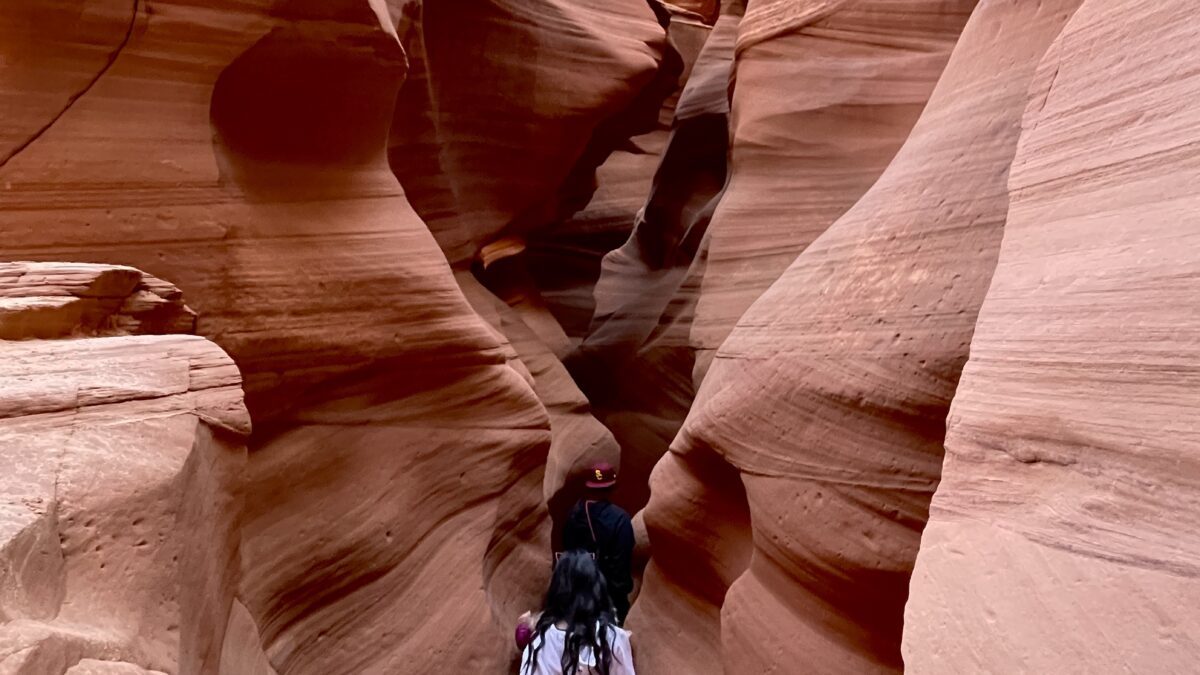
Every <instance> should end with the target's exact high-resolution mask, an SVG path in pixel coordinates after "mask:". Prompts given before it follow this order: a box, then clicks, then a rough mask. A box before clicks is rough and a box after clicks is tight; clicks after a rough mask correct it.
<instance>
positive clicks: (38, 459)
mask: <svg viewBox="0 0 1200 675" xmlns="http://www.w3.org/2000/svg"><path fill="white" fill-rule="evenodd" d="M168 298H169V299H168ZM147 306H153V307H155V311H154V315H155V319H156V320H154V321H147V320H145V319H146V313H145V312H146V307H147ZM192 318H193V315H192V314H191V312H190V311H189V310H188V309H187V308H186V307H185V306H184V305H183V303H182V301H181V298H180V294H179V291H178V289H175V288H174V287H172V286H171V285H170V284H167V283H165V282H162V281H160V280H157V279H154V278H152V277H149V276H146V275H143V274H142V273H141V272H138V271H137V270H135V269H132V268H127V267H105V266H99V265H62V264H49V265H43V264H37V263H17V264H13V263H0V331H2V332H3V335H4V340H3V341H0V465H2V466H3V467H4V472H3V473H2V474H0V671H3V672H5V673H62V672H71V673H123V672H128V673H144V672H160V671H166V672H192V673H199V672H218V667H219V664H220V663H221V661H222V659H226V658H231V659H237V660H247V659H246V658H245V656H246V655H245V654H241V655H239V654H237V653H236V652H237V649H236V647H234V644H236V640H232V639H227V637H228V634H229V632H230V617H231V616H232V615H233V613H234V605H235V604H236V603H237V600H236V592H237V585H238V574H239V573H238V562H239V560H240V557H239V556H240V554H239V547H240V542H239V537H238V528H237V524H238V521H239V518H240V514H241V509H242V506H243V501H242V497H243V493H242V491H241V489H240V476H241V472H242V471H244V469H245V466H246V445H245V444H246V436H247V434H248V433H249V431H250V419H249V416H248V414H247V412H246V409H245V406H244V405H243V404H242V393H241V388H240V386H239V385H240V382H241V379H240V377H239V375H238V371H237V367H236V366H234V364H233V362H232V361H231V360H230V359H229V357H228V356H226V355H225V354H224V353H223V352H222V351H221V350H220V349H219V348H217V347H216V345H214V344H212V343H211V342H208V341H206V340H204V339H202V338H199V337H195V336H191V335H170V334H164V333H171V332H173V331H174V330H175V329H176V328H180V327H185V326H190V324H191V322H192ZM31 338H40V339H31ZM79 338H82V339H79ZM232 630H233V631H236V630H237V627H236V626H235V627H234V628H233V629H232ZM250 647H251V648H252V649H253V650H257V651H258V652H259V653H261V647H259V646H258V644H257V642H255V643H253V644H251V645H250ZM97 660H98V661H97ZM93 664H94V665H93ZM144 668H145V669H150V670H149V671H147V670H145V669H144ZM242 672H250V671H242Z"/></svg>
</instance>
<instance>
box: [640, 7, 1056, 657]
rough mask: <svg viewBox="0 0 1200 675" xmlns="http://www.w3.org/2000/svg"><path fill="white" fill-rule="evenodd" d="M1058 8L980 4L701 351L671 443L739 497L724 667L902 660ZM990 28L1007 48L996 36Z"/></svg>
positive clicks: (724, 612)
mask: <svg viewBox="0 0 1200 675" xmlns="http://www.w3.org/2000/svg"><path fill="white" fill-rule="evenodd" d="M1073 7H1074V3H1073V2H1064V3H1061V4H1059V5H1057V6H1055V5H1051V4H1047V3H1043V4H1042V5H1041V6H1029V7H1024V9H1022V10H1020V11H1018V10H1017V9H1016V8H1015V7H1014V5H1013V4H1012V3H1009V2H1003V1H1001V2H983V3H981V5H980V7H979V8H978V9H977V10H976V13H975V15H974V16H973V17H972V20H971V23H970V24H969V25H968V26H967V28H966V30H965V32H964V34H963V37H962V40H961V41H960V43H959V45H958V46H957V47H956V49H955V51H954V54H953V56H952V57H951V60H950V63H949V65H948V66H947V68H946V71H945V73H944V74H943V76H942V78H941V80H940V81H939V83H938V87H937V89H936V91H935V92H934V94H933V97H932V98H931V99H930V102H929V105H928V107H927V109H926V110H925V112H924V113H923V114H922V116H921V119H920V120H919V121H918V122H917V124H916V126H915V127H914V129H913V133H912V135H911V137H910V138H909V139H908V141H907V142H906V143H905V145H904V147H903V148H902V149H901V150H900V152H899V153H898V154H897V156H896V158H895V160H894V161H893V162H892V164H891V165H890V166H889V167H888V169H887V170H886V171H885V172H884V174H883V175H882V176H881V177H880V179H879V181H878V182H877V183H876V184H875V185H874V186H873V187H872V188H871V190H869V191H868V192H867V193H866V194H865V195H864V196H863V198H862V199H861V200H860V201H859V202H858V203H857V204H856V205H855V206H854V207H853V208H851V210H850V211H849V212H847V213H846V214H845V215H844V216H843V217H842V218H840V219H838V221H837V222H836V223H834V224H833V225H832V226H831V227H830V228H829V230H827V231H826V232H825V233H824V234H823V235H822V236H820V237H819V238H817V239H816V241H814V242H813V243H812V244H811V245H810V246H809V247H808V248H807V249H806V250H805V252H804V253H803V254H801V255H800V256H799V257H798V258H797V259H796V261H795V263H794V264H793V265H792V266H791V267H790V268H789V269H788V271H787V272H786V273H785V274H784V275H783V277H781V278H780V280H779V281H778V282H776V283H775V284H774V285H773V286H772V288H771V289H770V290H769V291H768V292H767V293H766V294H764V295H763V297H762V298H761V299H760V300H759V301H758V302H757V303H756V304H755V305H754V307H753V308H752V309H751V310H750V311H748V312H747V313H746V314H745V315H744V316H743V317H742V319H741V321H740V322H739V325H738V327H737V328H736V329H735V330H734V332H733V333H732V334H731V336H730V338H729V340H727V341H726V343H725V344H724V346H723V347H722V348H721V350H720V351H719V352H718V355H717V359H716V361H715V362H714V364H713V367H712V369H711V371H710V372H709V374H708V376H707V378H706V379H705V381H704V384H703V385H702V387H701V389H700V392H699V394H698V398H697V402H696V404H695V406H694V407H693V409H692V411H691V414H690V416H689V418H688V421H687V423H685V426H684V429H683V431H682V432H681V435H680V438H679V439H678V440H677V444H678V448H677V449H678V450H679V451H680V454H681V455H682V457H683V458H685V459H686V458H687V457H688V456H689V455H691V454H693V453H700V454H701V457H705V458H708V457H709V453H710V451H715V452H716V453H718V454H719V455H720V456H721V458H723V459H724V461H725V462H728V463H729V465H731V466H732V467H733V468H736V470H737V471H738V472H740V473H741V481H742V483H743V484H744V485H745V489H746V497H747V502H748V505H749V512H750V516H751V519H752V522H753V531H754V542H755V551H754V557H753V558H752V560H751V561H750V565H749V569H748V571H747V572H746V573H744V574H742V575H741V576H740V577H738V578H737V580H736V581H734V582H733V584H732V586H730V587H729V591H728V593H727V594H725V595H724V599H723V600H724V602H723V605H722V609H721V634H722V638H723V642H722V647H723V650H722V651H723V653H722V656H723V659H724V664H725V668H726V669H727V670H733V669H744V670H746V671H748V672H759V671H764V670H768V669H770V668H777V669H786V668H787V667H788V664H790V663H791V664H794V663H801V662H803V663H808V664H811V665H812V667H813V668H815V669H817V670H820V671H821V672H847V673H849V672H855V673H860V672H886V671H894V670H898V669H899V668H900V667H901V661H900V650H899V646H900V633H901V619H902V612H903V606H904V602H905V598H906V595H907V586H908V576H909V573H910V571H911V567H912V564H913V560H914V558H915V556H916V551H917V545H918V541H919V535H920V532H921V529H922V527H923V525H924V522H925V519H926V515H927V508H928V502H929V499H930V496H931V494H932V491H933V488H934V486H935V485H936V484H937V479H938V474H939V468H940V461H941V443H942V433H943V431H942V420H943V419H944V417H945V415H946V411H947V409H948V407H949V403H950V399H951V396H952V395H953V392H954V388H955V385H956V383H957V379H958V376H959V372H960V369H961V367H962V364H963V362H964V361H965V360H966V356H967V344H968V342H969V340H970V336H971V332H972V329H973V324H974V316H975V313H976V311H977V310H978V307H979V304H980V303H981V301H982V299H983V296H984V292H985V290H986V288H987V284H988V283H989V281H990V278H991V270H992V267H993V265H994V262H995V258H996V255H997V253H998V250H999V244H1000V235H1001V228H1002V225H1003V221H1004V217H1005V215H1006V208H1007V190H1006V177H1007V173H1006V172H1007V168H1008V166H1009V164H1010V163H1011V161H1012V157H1013V154H1014V152H1015V149H1016V143H1017V134H1018V130H1019V120H1020V115H1021V113H1022V111H1023V109H1024V106H1025V100H1026V91H1027V89H1028V86H1029V82H1030V80H1031V77H1032V75H1033V70H1034V67H1035V65H1036V63H1037V62H1038V60H1039V59H1040V58H1041V55H1042V53H1043V52H1044V51H1045V48H1046V47H1047V46H1048V45H1049V42H1050V40H1051V39H1053V37H1054V35H1055V34H1056V33H1057V31H1058V29H1059V28H1060V27H1061V26H1062V24H1063V23H1064V22H1065V21H1066V19H1067V18H1069V16H1070V10H1071V9H1073ZM1007 31H1013V34H1014V35H1020V36H1021V37H1020V39H1016V38H1013V39H1009V40H997V39H996V35H997V33H999V34H1001V35H1003V34H1005V33H1006V32H1007ZM967 148H970V151H967V150H966V149H967ZM735 171H736V167H735ZM708 273H709V274H711V273H712V267H711V266H710V267H709V269H708ZM675 461H676V460H673V462H672V463H674V462H675ZM708 461H709V462H715V463H718V465H722V464H721V463H720V462H719V460H717V459H716V458H710V459H708ZM722 466H723V465H722ZM670 469H671V464H668V465H667V466H666V467H664V472H668V471H670ZM666 475H670V474H669V473H668V474H666ZM656 478H657V476H656ZM654 506H655V503H654V502H653V501H652V505H651V509H650V510H649V512H648V513H647V516H646V520H647V524H648V525H649V524H650V523H652V522H654V518H655V513H654ZM735 512H736V510H735ZM712 518H720V513H719V512H718V513H714V514H712ZM696 520H699V518H697V519H696ZM666 529H667V528H666V527H665V526H664V527H660V528H658V529H656V528H650V533H651V543H652V545H653V550H654V556H655V558H656V559H658V558H659V557H660V556H662V557H663V558H664V560H666V559H669V556H671V555H672V550H671V547H659V546H658V544H657V542H656V541H655V536H654V535H655V533H656V532H660V531H664V530H666ZM685 531H686V530H685ZM700 541H703V539H700ZM693 545H694V544H693ZM664 548H665V550H664ZM684 550H687V549H684ZM718 560H720V558H718ZM647 592H649V589H647ZM646 620H647V619H646V618H643V619H642V621H646ZM649 625H653V624H649Z"/></svg>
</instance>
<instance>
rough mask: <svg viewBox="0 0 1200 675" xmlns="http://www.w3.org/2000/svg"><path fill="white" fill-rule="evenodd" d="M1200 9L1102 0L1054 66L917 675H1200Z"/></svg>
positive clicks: (1019, 174) (949, 449)
mask: <svg viewBox="0 0 1200 675" xmlns="http://www.w3.org/2000/svg"><path fill="white" fill-rule="evenodd" d="M1194 9H1195V8H1194V7H1193V6H1192V5H1190V4H1189V3H1186V2H1156V3H1139V2H1117V1H1112V0H1086V1H1085V2H1083V3H1082V6H1081V7H1080V8H1079V10H1078V12H1077V13H1076V14H1075V16H1074V17H1073V18H1072V19H1071V22H1070V23H1069V24H1068V25H1067V27H1066V28H1065V30H1063V31H1062V33H1061V35H1059V36H1058V38H1057V40H1056V41H1055V42H1054V45H1053V46H1052V47H1051V49H1050V50H1049V52H1048V53H1047V54H1046V55H1045V57H1044V58H1043V59H1042V61H1041V64H1040V65H1039V66H1038V72H1037V77H1036V80H1035V82H1034V85H1033V86H1032V87H1031V89H1030V93H1029V105H1028V109H1027V110H1026V111H1025V117H1024V121H1023V124H1022V130H1021V143H1020V150H1019V152H1018V153H1017V157H1016V160H1015V162H1014V164H1013V169H1012V174H1011V178H1010V181H1009V194H1010V199H1011V208H1010V209H1009V215H1008V221H1007V222H1006V223H1005V226H1004V244H1003V246H1002V248H1001V250H1000V258H999V264H998V265H997V268H996V274H995V277H994V279H993V281H992V285H991V289H990V290H989V291H988V295H987V299H986V301H985V302H984V303H983V308H982V310H981V311H980V315H979V323H978V326H977V328H976V330H975V339H974V341H973V342H972V345H971V358H970V361H969V362H968V363H967V366H966V369H965V370H964V373H963V379H962V383H961V384H960V386H959V388H958V393H957V394H956V395H955V398H954V405H953V407H952V408H951V411H950V417H949V420H948V423H947V424H948V430H947V437H946V461H945V466H944V468H943V472H942V483H941V485H940V487H939V488H938V491H937V494H936V496H935V497H934V500H933V507H932V513H931V516H930V523H929V526H928V527H927V528H926V530H925V535H924V537H923V539H922V543H921V552H920V555H919V557H918V559H917V569H916V572H915V574H914V577H913V585H912V600H911V601H910V602H909V606H908V609H907V612H906V617H905V637H904V652H905V663H906V664H907V665H908V666H909V668H910V670H912V671H913V672H918V673H950V672H1064V673H1066V672H1079V673H1084V672H1090V673H1099V672H1137V673H1149V672H1162V673H1168V672H1170V673H1183V672H1189V671H1191V670H1194V668H1195V660H1196V655H1197V651H1198V649H1200V628H1198V627H1200V617H1198V616H1197V612H1198V610H1197V608H1198V607H1200V595H1198V594H1200V579H1198V573H1200V568H1198V566H1197V561H1198V558H1197V554H1198V553H1200V549H1198V547H1197V546H1198V540H1197V538H1196V535H1195V532H1196V526H1197V517H1198V513H1200V511H1198V508H1200V490H1198V488H1200V486H1198V484H1197V480H1198V477H1200V466H1198V465H1197V462H1198V461H1200V452H1198V451H1200V419H1198V417H1197V410H1198V409H1200V394H1198V393H1197V392H1198V391H1200V389H1198V387H1197V381H1196V378H1197V370H1196V368H1197V363H1198V357H1200V352H1198V351H1197V350H1198V348H1200V341H1198V339H1197V335H1198V329H1200V314H1198V313H1197V304H1196V299H1197V297H1200V296H1198V294H1200V287H1198V284H1197V279H1200V276H1198V274H1197V273H1198V272H1200V261H1198V258H1197V255H1196V252H1197V243H1198V237H1200V223H1198V221H1197V205H1198V201H1200V193H1198V191H1197V188H1196V179H1197V174H1198V172H1200V151H1198V150H1197V147H1200V146H1198V145H1197V143H1198V141H1200V115H1198V114H1197V112H1196V110H1195V109H1194V106H1191V105H1189V104H1187V103H1185V101H1191V100H1194V99H1195V97H1196V95H1197V93H1198V88H1200V77H1197V74H1196V71H1195V69H1194V68H1191V67H1187V66H1184V65H1183V64H1184V63H1187V62H1189V61H1188V58H1189V57H1184V56H1183V55H1185V54H1189V55H1194V54H1196V52H1197V49H1200V25H1197V22H1196V20H1195V13H1194ZM949 626H955V627H956V629H955V631H953V632H954V633H955V634H954V635H951V631H949V630H948V627H949Z"/></svg>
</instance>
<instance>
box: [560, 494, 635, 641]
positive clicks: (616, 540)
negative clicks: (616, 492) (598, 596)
mask: <svg viewBox="0 0 1200 675" xmlns="http://www.w3.org/2000/svg"><path fill="white" fill-rule="evenodd" d="M589 516H590V520H591V524H590V526H589V523H588V520H589ZM563 549H564V550H567V551H574V550H576V549H583V550H585V551H591V552H592V553H595V554H596V561H597V562H598V563H599V566H600V571H602V572H604V578H605V580H606V581H607V582H608V592H609V594H610V595H611V596H612V600H613V606H614V607H615V608H616V610H617V621H618V622H619V623H622V624H623V623H624V622H625V615H626V614H627V613H628V612H629V594H630V593H631V592H633V573H632V571H631V564H632V563H631V559H632V557H633V522H632V521H631V520H630V519H629V514H628V513H625V510H624V509H622V508H621V507H619V506H616V505H615V504H612V503H610V502H607V501H592V500H580V501H579V502H577V503H576V504H575V506H573V507H571V510H570V511H569V512H568V513H567V523H566V525H565V526H564V527H563Z"/></svg>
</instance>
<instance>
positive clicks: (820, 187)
mask: <svg viewBox="0 0 1200 675" xmlns="http://www.w3.org/2000/svg"><path fill="white" fill-rule="evenodd" d="M974 5H975V2H974V0H955V1H953V2H942V1H940V0H869V1H864V2H843V1H834V2H825V1H823V2H795V1H793V0H759V1H757V2H756V1H752V2H750V3H749V6H748V8H747V11H746V17H745V19H744V20H743V21H742V24H741V28H740V30H739V34H738V38H737V69H736V73H735V76H734V84H735V86H734V88H733V110H732V125H731V133H732V137H733V140H732V143H733V147H732V153H731V156H730V159H731V165H730V170H731V173H730V178H729V185H728V186H727V188H726V190H725V194H724V195H723V196H722V198H721V203H720V204H719V205H718V206H717V209H716V213H715V214H713V219H712V223H711V225H710V226H709V237H710V242H709V245H708V251H707V263H706V265H707V270H706V272H705V275H704V281H703V286H702V290H701V294H700V300H699V304H698V306H697V308H696V318H695V324H694V326H693V328H692V339H693V343H694V344H695V346H696V347H697V348H698V349H699V350H700V351H699V353H698V354H697V363H696V382H697V383H699V382H700V380H701V379H702V378H703V376H704V373H705V372H706V371H707V369H708V365H709V362H710V361H711V359H712V355H713V353H714V352H715V351H716V349H717V348H718V347H719V346H720V345H721V343H722V342H723V341H724V340H725V338H726V337H727V336H728V335H729V332H730V331H731V330H732V329H733V326H734V324H735V323H736V322H737V320H738V318H739V317H741V316H742V314H743V313H744V312H745V311H746V310H747V309H749V307H750V305H751V304H752V303H753V302H754V300H755V299H757V298H758V297H759V296H760V295H761V294H762V293H763V292H764V291H765V290H767V287H769V286H770V285H771V284H772V283H773V282H774V281H775V280H776V279H778V278H779V275H781V274H782V273H783V271H784V270H785V269H787V267H788V265H790V264H791V262H792V260H794V259H795V258H796V255H797V254H799V253H800V252H801V251H803V250H804V249H805V248H806V247H807V246H808V245H809V244H810V243H812V241H813V240H814V239H816V238H817V236H819V235H820V234H821V233H822V232H824V231H825V229H826V228H828V227H829V225H830V224H831V223H833V221H834V220H836V219H837V218H838V216H840V215H842V214H843V213H844V212H845V211H846V210H847V209H849V208H850V206H851V205H853V204H854V202H855V201H856V200H857V199H858V198H859V197H860V196H862V194H863V193H864V192H866V190H867V188H869V187H870V186H871V184H872V183H873V182H875V179H876V178H878V177H879V174H880V173H882V172H883V170H884V168H885V167H886V166H887V165H888V162H890V161H891V159H892V157H893V156H894V155H895V154H896V151H897V150H898V149H899V148H900V145H901V144H902V143H904V141H905V139H906V138H907V137H908V134H909V131H910V130H911V129H912V126H913V123H914V122H916V120H917V116H918V115H920V114H921V109H922V108H923V107H924V106H925V102H926V101H927V100H928V99H929V94H930V92H931V91H933V86H934V84H935V83H936V82H937V79H938V76H939V75H940V74H941V72H942V67H943V66H944V65H945V63H946V58H947V57H948V56H949V54H950V50H951V48H952V47H953V46H954V41H955V39H957V37H958V33H959V31H960V30H961V29H962V26H963V23H964V22H965V21H966V19H967V15H968V14H969V13H970V11H971V8H972V7H973V6H974Z"/></svg>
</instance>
